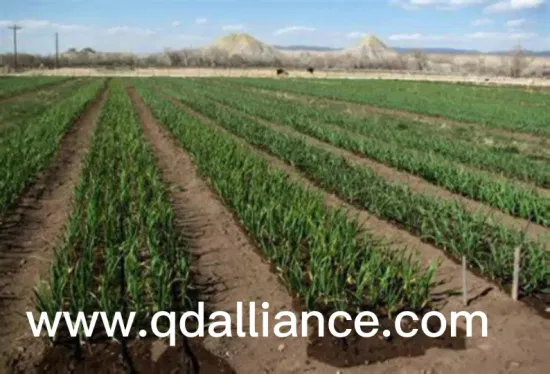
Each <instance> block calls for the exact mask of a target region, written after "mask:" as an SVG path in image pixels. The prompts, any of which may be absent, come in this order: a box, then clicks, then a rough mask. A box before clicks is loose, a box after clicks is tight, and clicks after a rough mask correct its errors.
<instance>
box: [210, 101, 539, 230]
mask: <svg viewBox="0 0 550 374" xmlns="http://www.w3.org/2000/svg"><path fill="white" fill-rule="evenodd" d="M218 105H220V106H223V107H224V108H227V109H230V110H232V111H235V112H238V113H240V114H243V115H245V116H247V117H249V118H251V119H253V120H256V121H258V122H261V123H263V124H265V125H267V126H270V127H272V128H274V129H276V130H277V131H280V132H283V133H287V134H291V135H294V136H299V137H302V138H303V139H305V140H306V142H307V143H308V144H311V145H313V146H316V147H319V148H323V149H325V150H328V151H330V152H332V153H334V154H336V155H339V156H342V157H344V158H346V159H347V160H349V161H351V162H352V163H355V164H357V165H362V166H366V167H368V168H370V169H372V170H374V171H375V172H376V173H377V174H378V175H380V176H382V177H384V178H385V179H387V180H389V181H395V182H399V183H404V184H406V185H407V186H409V187H410V188H411V189H412V190H413V191H415V192H419V193H423V194H429V195H433V196H436V197H438V198H440V199H443V200H447V201H456V202H458V203H460V204H462V205H463V206H464V207H465V209H466V210H467V211H469V212H471V213H478V212H480V213H483V214H484V215H486V216H488V217H490V218H491V221H492V222H495V223H501V224H503V225H505V226H506V227H509V228H512V229H515V230H519V231H525V232H526V234H527V235H528V236H529V237H531V238H532V239H535V240H538V239H541V240H546V239H547V238H550V229H548V228H547V227H544V226H541V225H538V224H535V223H532V222H529V221H527V220H525V219H522V218H517V217H513V216H510V215H508V214H505V213H503V212H502V211H500V210H499V209H496V208H493V207H490V206H488V205H485V204H483V203H480V202H477V201H474V200H471V199H468V198H466V197H464V196H461V195H458V194H455V193H452V192H449V191H447V190H445V189H444V188H442V187H439V186H436V185H434V184H432V183H430V182H428V181H426V180H424V179H422V178H420V177H417V176H414V175H411V174H408V173H405V172H401V171H398V170H396V169H393V168H391V167H389V166H387V165H384V164H382V163H379V162H376V161H373V160H371V159H368V158H366V157H364V156H362V155H358V154H355V153H353V152H350V151H347V150H345V149H342V148H338V147H336V146H334V145H332V144H329V143H327V142H325V141H321V140H319V139H316V138H314V137H312V136H309V135H305V134H303V133H300V132H298V131H296V130H294V129H292V128H290V127H288V126H283V125H280V124H277V123H273V122H269V121H265V120H263V119H261V118H259V117H256V116H252V115H248V114H246V113H244V112H242V111H239V110H238V109H235V108H231V107H229V106H226V105H223V104H218ZM335 130H338V129H335Z"/></svg>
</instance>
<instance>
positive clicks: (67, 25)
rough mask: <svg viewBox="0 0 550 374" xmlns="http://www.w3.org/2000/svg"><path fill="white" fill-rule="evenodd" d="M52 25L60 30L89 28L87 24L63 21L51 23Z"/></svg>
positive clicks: (83, 29)
mask: <svg viewBox="0 0 550 374" xmlns="http://www.w3.org/2000/svg"><path fill="white" fill-rule="evenodd" d="M52 27H53V28H54V29H57V30H60V31H85V30H89V28H88V27H87V26H83V25H69V24H63V23H52Z"/></svg>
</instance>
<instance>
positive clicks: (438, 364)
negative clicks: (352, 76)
mask: <svg viewBox="0 0 550 374" xmlns="http://www.w3.org/2000/svg"><path fill="white" fill-rule="evenodd" d="M167 98H168V99H169V100H170V101H172V102H173V103H175V104H176V105H178V106H179V107H180V108H182V110H185V111H186V112H187V113H189V114H191V115H193V116H195V117H197V118H199V119H200V120H201V122H202V123H204V124H205V125H207V126H209V127H211V128H214V129H216V131H221V132H223V133H225V134H227V136H230V137H232V138H233V139H235V140H236V141H238V142H239V143H240V144H243V145H245V146H246V147H248V148H249V149H250V151H251V152H253V153H255V154H257V155H259V156H260V157H263V158H264V159H266V160H267V161H268V162H269V164H270V166H272V167H273V168H276V169H279V170H282V171H284V172H285V173H286V174H287V175H288V176H289V178H290V179H291V180H292V181H293V182H295V183H298V184H300V185H302V186H304V187H305V188H308V189H310V190H313V191H318V192H321V193H322V194H323V196H324V198H325V202H326V204H327V206H330V207H334V208H343V209H345V210H346V211H347V214H348V217H349V218H357V219H358V221H359V222H360V223H361V225H362V226H363V228H364V229H365V230H368V231H369V232H371V233H372V234H373V235H375V236H376V237H378V238H383V239H384V240H387V241H388V243H389V246H390V248H392V249H402V248H406V249H407V250H410V251H414V252H416V253H417V254H418V255H419V256H420V259H421V260H422V261H423V262H424V263H425V264H430V263H433V262H439V263H440V266H439V269H438V271H437V274H436V282H440V284H439V285H438V286H437V287H436V289H435V294H434V297H435V298H436V299H440V301H438V302H437V304H438V305H439V306H440V307H441V309H440V311H441V312H442V313H443V314H444V315H446V316H449V315H450V313H451V312H452V311H457V312H458V311H468V312H474V311H482V312H484V313H486V315H487V317H488V321H489V323H488V337H487V338H482V337H480V336H479V333H477V334H476V331H477V332H478V331H479V330H476V328H479V325H476V324H475V323H474V336H473V337H472V338H468V339H467V341H466V343H467V350H465V351H442V350H437V349H432V350H428V352H427V354H426V355H425V356H421V357H414V358H404V357H401V358H397V359H393V360H391V361H387V362H384V363H380V364H373V365H369V366H368V367H367V366H358V367H352V368H346V369H345V370H343V371H342V372H343V373H346V374H348V373H349V374H355V373H357V374H359V373H364V372H365V371H368V372H369V373H388V374H390V373H391V374H393V373H465V372H484V371H485V372H487V373H495V372H508V371H510V370H513V371H514V372H516V373H526V374H527V373H539V372H540V373H542V372H544V370H545V367H546V366H547V365H548V364H549V363H550V358H547V357H546V356H547V354H546V353H545V348H544V347H545V346H547V345H548V344H550V336H542V334H540V332H539V331H545V330H544V329H548V328H549V327H550V320H548V319H544V318H542V317H540V316H538V315H536V314H535V313H534V312H533V310H532V309H531V308H530V307H528V306H527V305H525V304H524V303H517V302H514V301H513V300H512V299H511V298H510V297H509V295H507V294H505V293H503V292H502V291H500V290H499V289H497V288H496V287H495V286H493V285H492V284H490V283H489V282H488V281H486V280H484V279H483V278H480V277H478V276H475V275H473V274H471V273H469V274H468V280H467V284H468V287H467V290H468V300H469V303H468V306H464V305H463V303H462V295H461V294H456V292H457V291H458V292H459V293H460V291H461V287H462V276H461V271H462V270H461V267H460V266H459V265H457V264H456V263H454V262H453V261H451V260H450V259H448V258H447V257H446V256H445V255H444V254H443V253H442V251H441V250H440V249H438V248H436V247H434V246H431V245H429V244H426V243H424V242H422V241H421V240H420V239H419V238H418V237H416V236H414V235H411V234H410V233H409V232H407V231H405V230H403V229H400V228H398V227H396V226H394V225H392V224H390V223H388V222H386V221H383V220H380V219H379V218H377V217H376V216H374V215H371V214H370V213H368V212H367V211H365V210H360V209H357V208H355V207H353V206H352V205H350V204H348V203H346V202H344V201H342V200H341V199H340V198H338V197H337V196H336V195H334V194H331V193H328V192H326V191H324V190H322V189H321V188H319V187H317V186H315V185H314V184H313V183H312V182H311V181H310V180H308V179H307V176H305V175H303V174H302V173H300V172H299V171H297V170H296V169H295V168H293V167H291V166H289V165H288V164H286V163H284V162H283V161H281V160H280V159H278V158H276V157H274V156H272V155H270V154H268V153H267V152H265V151H263V150H261V149H259V148H257V147H255V146H252V145H251V144H249V143H248V142H246V141H245V140H244V139H242V138H239V137H237V136H235V135H233V134H231V133H230V132H228V131H227V130H225V129H224V128H223V127H221V126H219V125H217V124H216V123H215V122H214V121H212V120H211V119H209V118H206V117H204V116H203V115H202V114H200V113H198V112H196V111H194V110H192V109H190V108H189V107H187V106H185V105H184V104H182V103H180V102H178V101H176V100H175V99H173V98H170V97H167ZM459 326H461V327H464V326H465V325H464V324H463V323H462V322H461V323H460V324H459ZM541 329H543V330H541ZM313 366H315V369H313V370H311V372H312V373H334V372H335V369H331V368H330V367H329V366H327V365H325V364H322V363H319V362H315V363H314V365H313Z"/></svg>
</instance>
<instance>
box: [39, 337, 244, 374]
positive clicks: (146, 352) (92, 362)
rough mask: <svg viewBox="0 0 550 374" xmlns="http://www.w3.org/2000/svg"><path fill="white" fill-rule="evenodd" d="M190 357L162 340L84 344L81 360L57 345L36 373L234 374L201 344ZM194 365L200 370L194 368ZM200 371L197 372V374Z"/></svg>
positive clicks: (185, 350)
mask: <svg viewBox="0 0 550 374" xmlns="http://www.w3.org/2000/svg"><path fill="white" fill-rule="evenodd" d="M189 348H190V349H191V350H192V352H193V354H189V353H188V352H189V351H188V348H186V347H185V346H184V344H183V342H182V341H179V342H177V344H176V346H174V347H170V346H169V345H167V344H166V343H165V342H163V341H162V340H151V339H145V340H143V339H140V340H134V341H131V342H129V343H127V346H123V345H121V344H120V343H119V342H117V341H105V342H100V343H93V344H87V346H86V349H84V350H83V351H82V355H81V356H80V357H76V355H75V350H74V349H73V348H72V347H65V346H61V345H56V346H55V347H52V348H50V349H49V350H48V352H47V353H46V354H45V357H46V359H45V360H44V361H42V362H41V363H40V365H39V366H38V369H37V373H44V374H50V373H52V374H53V373H55V374H62V373H67V374H68V373H78V374H81V373H82V374H87V373H89V374H97V373H101V374H104V373H105V374H119V373H120V374H123V373H132V374H134V373H178V374H196V373H199V372H200V373H201V374H233V373H234V371H233V369H231V367H230V366H229V365H227V363H226V362H225V361H224V360H222V359H220V358H218V357H215V356H213V355H212V354H211V353H210V352H208V351H207V350H205V349H204V348H203V347H202V346H201V344H200V343H199V342H198V341H197V342H190V347H189ZM197 363H199V364H200V367H197V366H196V365H197ZM199 370H200V371H199Z"/></svg>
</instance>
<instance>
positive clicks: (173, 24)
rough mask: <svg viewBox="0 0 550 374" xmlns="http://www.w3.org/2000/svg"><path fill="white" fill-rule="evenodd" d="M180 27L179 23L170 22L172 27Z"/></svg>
mask: <svg viewBox="0 0 550 374" xmlns="http://www.w3.org/2000/svg"><path fill="white" fill-rule="evenodd" d="M180 25H181V22H180V21H173V22H172V27H180Z"/></svg>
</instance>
